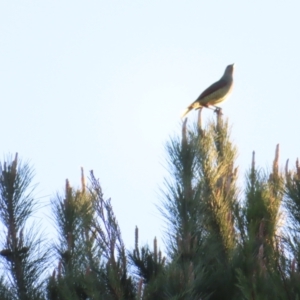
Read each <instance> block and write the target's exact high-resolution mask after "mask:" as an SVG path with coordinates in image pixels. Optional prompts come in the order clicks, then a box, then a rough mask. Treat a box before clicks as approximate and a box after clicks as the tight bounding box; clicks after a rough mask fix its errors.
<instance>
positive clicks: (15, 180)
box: [0, 111, 300, 300]
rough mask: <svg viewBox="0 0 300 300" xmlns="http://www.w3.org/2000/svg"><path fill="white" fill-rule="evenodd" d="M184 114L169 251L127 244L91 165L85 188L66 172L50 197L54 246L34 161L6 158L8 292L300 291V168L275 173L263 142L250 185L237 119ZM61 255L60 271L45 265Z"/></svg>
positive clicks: (177, 295) (173, 148) (167, 202)
mask: <svg viewBox="0 0 300 300" xmlns="http://www.w3.org/2000/svg"><path fill="white" fill-rule="evenodd" d="M200 118H201V113H199V120H198V124H197V125H196V126H190V127H189V126H188V124H187V119H186V120H185V121H184V122H183V124H182V133H181V137H173V138H172V139H171V140H170V141H169V142H168V143H167V145H166V151H167V154H168V160H167V161H168V168H169V171H170V175H169V176H168V178H167V179H166V180H165V182H164V183H165V185H164V188H163V193H162V194H163V200H162V203H161V205H160V206H159V207H158V209H159V210H160V212H161V214H162V216H163V217H164V218H165V220H166V225H167V231H166V233H165V237H166V256H163V254H162V252H161V251H160V250H159V248H158V245H157V240H156V238H154V241H153V248H152V249H151V248H150V247H149V246H148V245H144V246H140V245H139V233H138V228H136V231H135V246H134V248H133V250H131V251H128V250H126V248H125V245H124V243H123V240H122V235H121V229H120V228H119V225H118V222H117V218H116V216H115V214H114V212H113V208H112V204H111V201H110V199H105V198H104V195H103V192H102V189H101V186H100V183H99V181H98V180H97V179H96V178H95V176H94V174H93V172H91V173H90V178H89V183H88V184H86V183H85V178H84V174H83V170H82V178H81V179H82V186H81V189H73V188H72V187H71V186H70V184H69V182H68V180H67V181H66V187H65V191H64V193H63V194H62V195H60V194H58V195H57V196H56V197H54V198H53V199H52V200H51V207H52V211H53V216H54V222H55V226H56V230H57V239H56V241H54V242H52V244H51V245H49V243H47V242H46V241H45V240H44V239H42V238H41V232H39V231H38V229H37V228H38V227H37V226H35V227H34V226H32V227H30V226H29V224H28V220H29V219H30V217H32V215H33V213H34V212H35V210H36V208H37V206H36V200H35V199H34V196H33V193H32V192H33V189H32V188H31V186H32V184H31V181H32V178H33V176H32V174H33V173H32V169H31V168H30V167H29V166H28V165H27V164H22V163H21V162H19V161H18V157H17V155H16V157H15V159H14V160H11V159H8V161H7V162H4V163H3V164H2V167H1V174H0V220H1V222H2V225H3V228H4V236H3V238H2V240H1V243H2V244H1V246H2V250H0V257H1V263H2V267H3V269H4V270H5V271H4V273H3V276H2V277H0V299H4V300H6V299H21V300H25V299H26V300H27V299H30V300H31V299H48V300H69V299H72V300H73V299H75V300H88V299H93V300H98V299H105V300H131V299H132V300H133V299H138V300H152V299H155V300H167V299H168V300H169V299H173V300H175V299H176V300H186V299H191V300H196V299H205V300H208V299H211V300H214V299H225V300H226V299H233V300H234V299H256V300H257V299H300V166H299V162H298V161H297V162H296V167H295V169H294V170H289V169H288V164H287V165H286V168H285V172H284V173H282V172H281V171H280V169H279V146H278V145H277V147H276V151H275V158H274V160H273V166H272V169H271V171H270V172H266V171H263V170H261V169H258V168H257V166H256V164H255V153H254V152H253V157H252V162H251V166H250V170H249V171H248V173H247V175H246V184H245V187H244V191H243V192H241V188H238V186H237V179H238V168H237V166H236V157H237V149H236V147H235V146H234V145H233V143H232V142H231V139H230V130H229V126H228V122H227V120H224V118H223V117H222V114H221V112H220V111H218V112H217V117H216V120H212V121H209V122H208V124H207V125H206V126H205V127H204V128H203V127H202V126H201V119H200ZM50 263H51V265H52V267H51V272H52V275H51V276H49V275H47V276H46V275H45V271H49V270H50V267H49V265H50Z"/></svg>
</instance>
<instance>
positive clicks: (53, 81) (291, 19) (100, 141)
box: [0, 0, 300, 248]
mask: <svg viewBox="0 0 300 300" xmlns="http://www.w3.org/2000/svg"><path fill="white" fill-rule="evenodd" d="M299 11H300V2H299V1H298V0H295V1H289V0H287V1H267V0H265V1H255V0H254V1H237V0H236V1H201V0H197V1H174V0H173V1H163V0H160V1H156V0H153V1H113V0H112V1H101V0H97V1H75V0H72V1H64V0H60V1H55V0H51V1H50V0H43V1H37V0H31V1H26V0H22V1H17V0H15V1H5V0H1V1H0V101H1V118H0V130H1V133H0V137H1V148H0V154H1V155H2V157H4V156H5V155H6V154H8V153H12V154H13V153H15V152H19V155H20V157H21V158H22V159H23V160H29V161H30V162H31V165H32V166H33V167H34V168H35V172H36V176H35V181H34V182H37V183H39V185H38V188H37V192H36V196H37V197H40V198H41V199H40V201H41V202H42V203H44V204H47V203H49V199H50V198H51V197H53V196H55V194H56V193H57V192H62V191H63V187H64V182H65V179H66V178H69V179H70V182H71V185H72V186H74V187H77V186H79V185H80V167H81V166H82V167H84V169H85V171H86V174H87V173H88V171H89V170H91V169H93V170H94V173H95V175H96V177H98V178H99V179H100V182H101V185H102V188H103V191H104V194H105V197H107V198H108V197H111V198H112V204H113V208H114V211H115V213H116V216H117V218H118V220H119V224H120V227H121V230H122V234H123V237H124V241H125V244H126V246H127V247H128V248H132V247H133V245H134V228H135V226H136V225H137V226H138V227H139V228H140V240H141V243H142V244H143V243H149V244H152V239H153V237H154V236H157V237H158V238H159V241H161V238H162V234H163V224H164V223H163V220H162V217H161V216H160V214H159V212H158V210H157V209H156V207H155V205H156V204H158V203H159V202H160V197H159V195H160V192H159V189H160V187H163V177H164V176H165V175H166V171H165V169H164V166H166V163H165V158H166V153H165V150H164V145H165V143H166V141H167V140H168V138H169V136H170V135H174V134H175V133H180V124H181V120H180V114H181V112H182V111H183V109H184V108H185V107H186V106H187V105H188V104H190V103H191V102H192V101H194V100H195V99H196V98H197V97H198V96H199V94H200V93H201V92H202V91H203V90H204V89H205V88H206V87H207V86H208V85H210V84H211V83H213V82H214V81H216V80H218V79H219V78H220V77H221V76H222V74H223V72H224V69H225V67H226V66H227V65H228V64H231V63H236V68H235V74H234V77H235V87H234V90H233V93H232V96H231V97H230V98H229V100H228V101H227V102H225V103H224V104H223V105H222V107H223V113H224V116H225V117H228V118H229V122H230V124H231V125H232V138H233V140H234V141H235V143H236V144H237V146H238V150H239V158H238V163H239V165H240V173H241V175H242V174H243V173H244V172H245V170H246V169H247V168H248V166H249V165H250V160H251V152H252V151H253V150H255V151H256V161H257V163H258V164H259V165H260V166H262V167H264V168H265V167H269V168H270V167H271V163H272V160H273V157H274V153H275V146H276V144H277V143H280V147H281V148H280V149H281V155H280V161H281V165H282V166H283V165H284V163H285V161H286V159H288V158H290V161H291V165H292V164H294V162H295V159H296V158H297V156H299V155H300V138H299V136H298V135H299V133H298V132H299V126H300V125H299V111H300V104H299V103H300V95H299V79H300V38H299V28H300V19H299ZM195 116H196V113H194V112H193V113H191V114H190V115H189V119H191V120H192V119H194V118H195ZM213 116H214V115H213V112H212V111H210V110H206V111H205V112H204V117H205V118H206V119H209V118H212V117H213ZM49 210H50V208H49V206H47V207H46V208H45V209H44V210H43V211H40V212H39V213H38V214H36V218H37V219H39V220H42V222H43V224H46V223H47V222H48V221H47V220H48V215H50V214H49ZM160 245H161V242H160Z"/></svg>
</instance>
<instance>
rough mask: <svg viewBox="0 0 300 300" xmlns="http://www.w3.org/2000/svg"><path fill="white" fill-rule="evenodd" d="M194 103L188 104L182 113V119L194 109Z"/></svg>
mask: <svg viewBox="0 0 300 300" xmlns="http://www.w3.org/2000/svg"><path fill="white" fill-rule="evenodd" d="M193 108H194V107H193V105H190V106H188V107H187V108H186V109H185V110H184V111H183V112H182V115H181V119H183V118H184V117H185V116H186V115H187V114H188V113H189V112H190V111H191V110H192V109H193Z"/></svg>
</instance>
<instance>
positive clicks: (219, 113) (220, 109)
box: [214, 106, 223, 116]
mask: <svg viewBox="0 0 300 300" xmlns="http://www.w3.org/2000/svg"><path fill="white" fill-rule="evenodd" d="M214 107H215V108H216V109H215V110H214V112H215V113H216V114H217V115H221V116H222V115H223V113H222V108H221V107H218V106H214Z"/></svg>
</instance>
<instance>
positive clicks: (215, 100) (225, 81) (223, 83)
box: [181, 64, 234, 118]
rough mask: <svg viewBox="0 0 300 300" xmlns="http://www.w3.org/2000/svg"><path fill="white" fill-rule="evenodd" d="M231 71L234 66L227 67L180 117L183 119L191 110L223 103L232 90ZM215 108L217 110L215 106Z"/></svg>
mask: <svg viewBox="0 0 300 300" xmlns="http://www.w3.org/2000/svg"><path fill="white" fill-rule="evenodd" d="M233 69H234V64H232V65H229V66H227V67H226V69H225V72H224V74H223V76H222V77H221V79H220V80H219V81H217V82H215V83H213V84H212V85H211V86H209V87H208V88H207V89H206V90H205V91H203V92H202V93H201V95H200V96H199V97H198V98H197V99H196V100H195V101H194V102H193V103H192V104H191V105H190V106H188V107H187V109H185V111H184V112H183V114H182V116H181V117H182V118H183V117H185V116H186V115H187V114H188V113H189V112H190V111H191V110H192V109H199V108H201V107H209V106H215V105H216V104H219V103H221V102H223V101H224V100H225V99H226V98H227V97H228V96H229V94H230V92H231V90H232V86H233ZM215 107H216V108H217V109H219V108H218V107H217V106H215Z"/></svg>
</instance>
